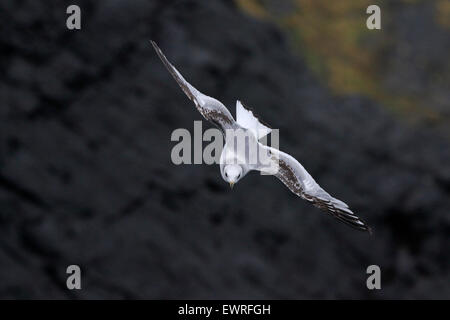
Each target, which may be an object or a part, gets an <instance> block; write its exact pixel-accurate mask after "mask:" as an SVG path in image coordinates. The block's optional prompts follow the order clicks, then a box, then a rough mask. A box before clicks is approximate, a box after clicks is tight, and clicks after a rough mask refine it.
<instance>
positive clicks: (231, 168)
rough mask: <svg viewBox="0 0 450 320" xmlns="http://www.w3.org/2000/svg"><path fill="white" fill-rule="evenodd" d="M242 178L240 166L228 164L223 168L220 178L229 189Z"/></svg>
mask: <svg viewBox="0 0 450 320" xmlns="http://www.w3.org/2000/svg"><path fill="white" fill-rule="evenodd" d="M242 176H243V170H242V167H241V166H240V165H237V164H228V165H226V166H225V167H224V168H223V173H222V178H223V179H224V180H225V181H226V182H228V183H229V184H230V187H231V188H233V185H234V184H235V183H236V182H238V181H239V180H240V179H241V178H242Z"/></svg>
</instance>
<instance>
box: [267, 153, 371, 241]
mask: <svg viewBox="0 0 450 320" xmlns="http://www.w3.org/2000/svg"><path fill="white" fill-rule="evenodd" d="M266 149H267V150H268V152H269V155H270V157H271V158H272V160H273V161H276V162H277V164H276V166H277V167H278V168H277V169H278V170H276V171H275V174H274V175H275V176H276V177H277V178H278V179H280V180H281V182H283V183H284V184H285V185H286V186H287V187H288V188H289V189H290V190H291V191H292V192H293V193H294V194H296V195H297V196H299V197H301V198H303V199H305V200H307V201H309V202H311V203H312V204H313V205H314V206H316V207H318V208H320V209H322V210H323V211H325V212H327V213H329V214H330V215H332V216H334V217H335V218H337V219H339V220H340V221H342V222H344V223H346V224H348V225H350V226H352V227H354V228H356V229H359V230H362V231H368V232H369V233H370V232H371V230H370V228H369V227H368V226H367V225H366V224H365V223H364V222H363V221H362V220H361V219H360V218H359V217H358V216H357V215H355V214H354V213H353V211H351V210H350V208H349V207H348V205H347V204H346V203H344V202H342V201H341V200H338V199H336V198H333V197H332V196H331V195H329V194H328V193H327V192H326V191H325V190H323V189H322V188H321V187H320V186H319V185H318V184H317V182H316V181H315V180H314V179H313V177H311V175H310V174H309V173H308V171H306V169H305V168H304V167H303V166H302V165H301V164H300V163H299V162H298V161H297V160H295V159H294V158H293V157H291V156H290V155H288V154H287V153H284V152H282V151H279V150H277V149H274V148H271V147H266Z"/></svg>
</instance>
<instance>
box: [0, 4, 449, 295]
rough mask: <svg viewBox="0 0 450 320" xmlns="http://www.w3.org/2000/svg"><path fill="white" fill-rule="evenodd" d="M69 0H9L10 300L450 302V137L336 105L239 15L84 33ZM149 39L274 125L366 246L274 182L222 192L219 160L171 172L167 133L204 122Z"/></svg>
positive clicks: (118, 16) (1, 253)
mask: <svg viewBox="0 0 450 320" xmlns="http://www.w3.org/2000/svg"><path fill="white" fill-rule="evenodd" d="M69 4H70V3H69V2H67V3H65V2H64V1H45V2H37V1H2V3H1V4H0V21H1V29H2V32H1V34H0V48H1V57H0V71H1V72H0V74H1V76H0V97H1V106H0V120H1V121H0V123H1V125H0V297H2V298H83V299H85V298H191V299H192V298H255V299H257V298H297V299H298V298H385V299H388V298H449V297H450V291H449V287H448V283H449V280H450V273H449V270H450V269H449V268H450V260H449V253H450V252H449V241H448V240H449V232H450V220H449V219H450V216H449V211H450V153H449V140H448V137H443V136H441V134H439V132H435V131H433V130H431V129H427V128H421V127H416V126H415V127H413V126H411V125H410V124H408V123H407V122H405V121H402V120H400V119H397V118H395V117H394V116H393V115H392V114H391V113H390V112H388V111H386V110H385V109H384V108H383V106H382V105H381V104H380V103H379V102H377V101H375V100H372V99H371V98H369V97H365V96H363V95H340V96H336V95H333V94H331V93H330V91H329V89H327V87H326V86H324V85H323V83H321V82H320V81H318V80H317V78H316V76H315V75H314V74H313V73H312V72H311V71H310V68H309V67H308V65H307V63H306V62H305V61H306V60H305V59H303V58H302V56H301V55H300V56H298V55H294V54H293V53H292V52H293V50H292V48H291V46H290V44H289V43H288V41H287V40H286V37H285V35H284V34H283V33H282V31H281V30H279V29H278V28H277V27H276V26H274V25H272V24H270V23H269V22H261V21H258V20H255V19H254V18H251V17H249V16H247V15H245V14H244V13H242V12H241V11H240V10H239V9H238V8H237V7H236V6H235V5H234V4H233V3H231V2H229V1H175V2H170V1H161V2H158V1H98V2H97V1H95V2H94V1H79V5H80V7H81V8H82V30H80V31H68V30H67V29H66V27H65V18H66V14H65V10H66V7H67V5H69ZM150 39H153V40H155V41H156V42H157V43H158V44H159V46H160V47H161V48H162V49H163V51H164V52H165V53H166V55H167V57H168V58H169V59H170V60H171V61H172V62H173V63H174V64H175V65H176V66H177V67H178V68H179V70H180V71H181V72H182V73H183V75H184V76H185V77H186V78H187V79H188V80H189V81H190V82H191V83H192V84H193V85H195V86H196V87H197V88H198V89H200V90H201V91H203V92H205V93H207V94H209V95H211V96H214V97H216V98H218V99H219V100H221V101H222V102H223V103H224V104H225V105H227V106H228V107H229V109H230V110H231V111H232V113H233V114H234V112H235V110H234V105H235V101H236V99H241V100H242V101H243V102H244V103H245V104H247V105H249V106H251V107H252V108H253V109H255V110H256V111H257V113H258V114H259V115H260V116H261V118H262V119H263V120H265V121H266V122H267V123H269V124H270V125H271V126H272V127H273V128H279V129H280V148H281V149H282V150H284V151H286V152H288V153H290V154H291V155H292V156H294V157H295V158H297V159H298V160H299V161H300V162H302V164H303V165H304V166H305V168H307V169H308V171H309V172H310V173H311V175H312V176H313V177H314V178H315V179H316V181H317V182H318V183H319V184H320V185H321V186H322V187H324V188H325V189H326V190H327V191H328V192H329V193H330V194H332V195H334V196H336V197H337V198H339V199H342V200H344V201H345V202H347V203H348V204H349V205H350V207H351V208H352V209H353V210H354V211H355V212H356V213H357V214H358V215H360V216H361V217H362V218H363V219H364V220H365V221H367V223H368V224H369V225H370V226H371V227H372V229H373V235H372V236H368V235H367V234H364V233H361V232H358V231H355V230H353V229H350V228H349V227H347V226H345V225H343V224H341V223H339V222H337V221H336V220H334V219H333V218H332V217H330V216H327V215H326V214H324V213H322V212H321V211H320V210H318V209H316V208H314V207H312V206H311V205H310V204H308V203H306V202H305V201H303V200H301V199H299V198H296V197H295V196H294V195H293V194H291V193H290V192H289V191H288V190H287V189H286V188H285V187H284V186H283V185H282V184H281V183H280V182H279V181H277V180H276V179H275V178H274V177H265V176H264V177H261V176H259V175H258V174H250V175H248V176H247V177H245V178H244V179H243V180H242V181H240V182H239V183H238V184H237V185H236V186H235V188H234V189H233V190H229V187H228V186H227V184H226V183H225V182H224V181H223V180H222V179H221V177H220V172H219V167H218V165H211V166H208V165H180V166H176V165H173V164H172V163H171V161H170V153H171V149H172V147H173V146H174V144H175V143H174V142H171V141H170V136H171V133H172V131H173V130H174V129H176V128H187V129H189V130H190V131H193V121H194V120H201V116H200V114H199V113H198V112H197V111H196V110H195V108H194V105H193V104H192V103H191V102H190V101H189V100H188V99H187V98H186V97H185V96H184V94H183V93H182V91H181V90H180V89H179V88H178V86H177V85H176V83H175V82H174V81H173V79H172V78H171V77H170V75H169V73H168V72H167V71H166V70H165V69H164V67H163V65H162V63H161V62H160V61H159V59H158V58H157V56H156V54H155V52H154V51H153V49H152V47H151V45H150V42H149V40H150ZM447 53H448V52H442V54H447ZM434 54H436V53H434ZM400 58H401V57H399V59H400ZM396 85H399V84H398V83H396ZM447 105H448V101H447ZM209 127H211V125H210V124H208V123H207V122H206V121H204V122H203V128H204V129H206V128H209ZM70 264H78V265H80V267H81V269H82V290H80V291H76V292H75V291H69V290H67V289H66V287H65V282H66V274H65V270H66V267H67V266H68V265H70ZM371 264H377V265H379V266H380V267H381V271H382V290H378V291H375V292H374V291H369V290H367V288H366V278H367V275H366V268H367V266H369V265H371Z"/></svg>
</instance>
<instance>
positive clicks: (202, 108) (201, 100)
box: [151, 41, 237, 133]
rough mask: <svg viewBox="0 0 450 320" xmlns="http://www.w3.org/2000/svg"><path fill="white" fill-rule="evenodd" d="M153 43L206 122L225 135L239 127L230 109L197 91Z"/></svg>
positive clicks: (153, 43) (154, 44)
mask: <svg viewBox="0 0 450 320" xmlns="http://www.w3.org/2000/svg"><path fill="white" fill-rule="evenodd" d="M151 43H152V45H153V48H154V49H155V51H156V53H157V54H158V56H159V58H160V59H161V61H162V62H163V63H164V65H165V66H166V68H167V70H168V71H169V72H170V74H171V75H172V77H173V78H174V79H175V81H176V82H177V83H178V85H179V86H180V87H181V89H182V90H183V92H184V93H185V94H186V95H187V96H188V97H189V99H191V100H192V101H193V102H194V104H195V107H196V108H197V110H198V111H199V112H200V113H201V115H202V116H203V117H204V118H205V119H206V120H208V121H211V122H212V123H213V124H214V125H216V126H217V127H218V128H219V129H221V130H222V132H223V133H225V130H226V129H232V128H235V127H236V126H237V124H236V122H235V121H234V118H233V116H232V115H231V113H230V111H228V109H227V108H226V107H225V106H224V105H223V104H222V103H221V102H220V101H218V100H216V99H214V98H212V97H210V96H207V95H205V94H203V93H201V92H200V91H198V90H197V89H195V88H194V87H193V86H192V85H191V84H190V83H189V82H187V81H186V80H185V79H184V78H183V76H182V75H181V73H180V72H178V70H177V69H175V67H174V66H173V65H172V64H171V63H170V62H169V60H167V58H166V56H165V55H164V54H163V53H162V51H161V49H160V48H159V47H158V45H157V44H156V43H155V42H154V41H151Z"/></svg>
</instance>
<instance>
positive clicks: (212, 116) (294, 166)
mask: <svg viewBox="0 0 450 320" xmlns="http://www.w3.org/2000/svg"><path fill="white" fill-rule="evenodd" d="M151 43H152V45H153V47H154V49H155V50H156V53H157V54H158V56H159V58H160V59H161V61H162V62H163V63H164V65H165V66H166V68H167V70H168V71H169V72H170V74H171V75H172V76H173V78H174V79H175V81H176V82H177V83H178V85H179V86H180V87H181V89H182V90H183V91H184V93H185V94H186V95H187V96H188V97H189V99H191V100H192V101H193V102H194V104H195V106H196V108H197V110H198V111H199V112H200V113H201V114H202V116H203V117H204V118H205V119H206V120H209V121H211V122H212V123H213V124H214V125H216V126H217V127H218V128H219V129H220V130H221V131H222V133H223V135H224V137H225V141H226V143H225V146H224V149H223V151H222V154H221V157H220V172H221V175H222V178H223V179H224V180H225V181H227V182H228V183H229V184H230V186H231V187H233V185H234V184H236V183H237V182H238V181H239V180H240V179H242V178H243V177H244V176H245V175H246V174H247V173H248V172H250V171H252V170H257V171H261V172H264V173H266V174H273V175H275V176H276V177H277V178H278V179H279V180H281V182H283V183H284V184H285V185H286V186H287V187H288V188H289V189H290V190H291V191H292V192H293V193H294V194H296V195H297V196H299V197H301V198H303V199H305V200H307V201H309V202H311V203H312V204H313V205H314V206H316V207H318V208H320V209H322V210H324V211H326V212H327V213H329V214H331V215H332V216H334V217H336V218H337V219H339V220H340V221H342V222H344V223H346V224H347V225H350V226H352V227H354V228H356V229H359V230H362V231H368V232H369V233H370V232H371V231H370V228H369V227H368V226H367V225H366V224H365V223H364V222H363V221H362V220H361V219H360V218H358V216H356V215H355V214H354V213H353V212H352V211H351V210H350V209H349V207H348V205H347V204H345V203H344V202H342V201H341V200H338V199H336V198H333V197H332V196H331V195H329V194H328V193H327V192H326V191H325V190H323V189H322V188H321V187H320V186H319V185H318V184H317V183H316V181H315V180H314V179H313V178H312V177H311V175H310V174H309V173H308V172H307V171H306V169H305V168H304V167H303V166H302V165H301V164H300V163H299V162H298V161H297V160H295V159H294V158H293V157H291V156H290V155H288V154H287V153H284V152H282V151H279V150H277V149H275V148H272V147H269V146H265V145H263V144H261V143H260V142H259V139H260V138H262V137H264V136H265V135H267V134H268V133H269V132H270V131H271V129H270V128H269V127H268V126H266V125H264V124H263V123H262V122H261V120H259V119H258V118H257V116H256V115H255V114H254V112H252V111H251V110H249V109H248V108H246V107H244V106H243V105H242V103H241V102H240V101H239V100H238V101H237V102H236V121H235V120H234V118H233V116H232V115H231V113H230V112H229V111H228V109H227V108H226V107H225V106H224V105H223V104H222V103H221V102H220V101H218V100H216V99H214V98H212V97H209V96H207V95H205V94H203V93H201V92H200V91H198V90H197V89H196V88H194V87H193V86H192V85H191V84H190V83H189V82H187V81H186V80H185V79H184V78H183V76H182V75H181V74H180V73H179V72H178V70H177V69H175V67H174V66H173V65H172V64H171V63H170V62H169V61H168V60H167V58H166V57H165V55H164V54H163V53H162V51H161V49H160V48H159V47H158V45H157V44H156V43H155V42H154V41H151ZM237 132H244V133H245V134H246V136H247V140H246V143H245V146H244V149H243V150H236V148H235V147H236V144H235V143H233V142H234V141H235V139H236V136H237V134H236V133H237ZM238 145H239V143H238ZM251 146H256V152H257V154H258V155H259V156H261V155H262V157H257V161H254V162H250V161H249V157H251V156H252V155H254V154H255V151H253V152H249V149H252V147H251ZM237 149H239V148H237ZM267 159H268V161H269V163H267V162H264V161H267ZM268 164H269V166H268ZM274 168H275V170H274Z"/></svg>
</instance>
